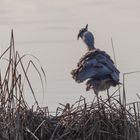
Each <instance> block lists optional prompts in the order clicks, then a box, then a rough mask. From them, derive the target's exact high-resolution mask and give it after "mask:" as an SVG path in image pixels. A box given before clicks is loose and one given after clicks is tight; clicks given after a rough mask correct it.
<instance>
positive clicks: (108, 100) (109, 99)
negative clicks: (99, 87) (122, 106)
mask: <svg viewBox="0 0 140 140" xmlns="http://www.w3.org/2000/svg"><path fill="white" fill-rule="evenodd" d="M106 91H107V97H108V102H109V105H110V96H109V89H107V90H106Z"/></svg>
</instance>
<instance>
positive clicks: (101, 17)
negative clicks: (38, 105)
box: [0, 0, 140, 109]
mask: <svg viewBox="0 0 140 140" xmlns="http://www.w3.org/2000/svg"><path fill="white" fill-rule="evenodd" d="M87 23H88V24H89V30H91V31H92V32H93V33H94V35H95V41H96V47H97V48H100V49H102V50H105V51H107V53H108V54H110V55H111V57H112V56H113V55H112V48H111V42H110V38H111V37H112V38H113V41H114V46H115V52H116V59H117V65H118V68H119V69H120V71H121V73H124V72H128V71H135V70H140V62H139V60H140V41H139V36H140V27H139V25H140V1H139V0H133V1H132V0H117V1H116V0H39V1H38V0H1V1H0V47H1V50H2V51H4V50H5V49H6V48H7V46H8V43H9V37H10V30H11V29H12V28H13V29H14V34H15V43H16V49H17V50H18V51H19V52H20V53H21V54H25V53H30V54H33V55H35V56H36V57H38V59H39V60H40V62H41V64H42V66H43V67H44V70H45V71H46V75H47V91H46V95H45V97H46V99H45V102H47V104H48V105H49V106H51V107H50V108H53V109H54V108H55V107H56V106H57V105H58V103H59V102H62V103H63V102H64V103H66V102H74V101H76V100H77V99H78V98H79V96H80V95H83V96H85V97H87V98H89V99H90V98H92V97H93V93H92V91H91V92H89V93H88V94H87V93H86V91H85V85H84V84H77V83H75V81H74V80H73V79H72V78H71V75H70V71H71V70H72V69H73V68H75V66H76V63H77V62H78V60H79V58H80V57H81V56H82V55H83V54H84V53H85V52H86V47H85V45H84V44H83V42H82V41H80V40H79V41H77V33H78V31H79V29H80V28H82V27H83V26H85V25H86V24H87ZM30 76H31V77H33V79H34V77H35V76H34V75H32V74H31V75H30ZM34 81H35V82H34ZM36 83H38V81H36V80H35V79H34V80H33V85H34V87H35V90H36V91H37V98H39V100H42V93H40V92H41V91H40V87H37V86H36ZM139 83H140V74H137V75H132V76H129V77H128V82H127V83H126V84H127V86H128V88H127V93H128V100H129V101H131V100H134V99H135V97H136V96H135V93H139V90H140V88H139V87H140V84H139ZM101 94H104V93H101ZM132 94H133V95H132Z"/></svg>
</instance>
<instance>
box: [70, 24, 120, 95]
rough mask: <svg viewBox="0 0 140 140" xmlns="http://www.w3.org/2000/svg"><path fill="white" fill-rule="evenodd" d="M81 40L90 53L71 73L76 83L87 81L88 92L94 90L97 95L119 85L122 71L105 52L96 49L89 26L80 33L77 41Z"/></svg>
mask: <svg viewBox="0 0 140 140" xmlns="http://www.w3.org/2000/svg"><path fill="white" fill-rule="evenodd" d="M79 38H81V39H82V40H83V42H84V43H85V44H86V46H87V49H88V52H87V53H86V54H85V55H84V56H83V57H82V58H81V59H80V60H79V62H78V64H77V68H76V69H74V70H72V72H71V74H72V77H73V78H74V79H75V81H76V82H78V83H82V82H84V81H87V82H86V90H87V91H88V90H90V89H93V90H94V93H95V94H96V95H98V93H99V92H100V91H104V90H108V89H109V88H110V87H111V86H113V87H115V86H116V85H119V84H120V82H119V74H120V71H119V70H118V69H117V68H116V66H115V64H114V62H113V60H112V59H111V57H110V56H109V55H108V54H107V53H106V52H105V51H102V50H100V49H97V48H96V47H95V39H94V35H93V34H92V32H90V31H88V24H87V25H86V26H85V27H84V28H82V29H81V30H80V31H79V33H78V36H77V39H79Z"/></svg>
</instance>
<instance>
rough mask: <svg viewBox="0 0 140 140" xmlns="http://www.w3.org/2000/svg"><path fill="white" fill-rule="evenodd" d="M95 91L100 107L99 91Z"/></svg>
mask: <svg viewBox="0 0 140 140" xmlns="http://www.w3.org/2000/svg"><path fill="white" fill-rule="evenodd" d="M94 93H95V95H96V98H97V103H98V107H99V108H100V101H99V92H98V91H96V90H94Z"/></svg>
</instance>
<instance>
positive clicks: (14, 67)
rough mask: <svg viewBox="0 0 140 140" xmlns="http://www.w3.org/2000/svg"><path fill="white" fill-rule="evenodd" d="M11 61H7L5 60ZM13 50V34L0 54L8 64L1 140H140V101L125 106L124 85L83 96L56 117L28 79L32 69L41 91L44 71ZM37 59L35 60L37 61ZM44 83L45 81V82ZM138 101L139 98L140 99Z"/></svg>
mask: <svg viewBox="0 0 140 140" xmlns="http://www.w3.org/2000/svg"><path fill="white" fill-rule="evenodd" d="M7 54H8V57H7V58H5V56H7ZM25 57H26V55H23V56H20V54H19V53H18V51H16V50H15V47H14V36H13V31H12V32H11V40H10V46H9V47H8V48H7V49H6V51H5V52H4V53H3V54H1V56H0V61H3V59H5V60H6V62H7V65H6V67H5V70H4V74H3V73H2V72H1V73H0V139H2V140H139V139H140V101H137V102H132V103H129V104H126V95H125V84H122V87H123V91H122V95H123V99H122V100H121V94H120V88H121V86H119V87H118V89H117V90H116V91H115V92H114V93H109V91H108V96H107V98H106V99H103V98H102V97H101V96H100V97H98V99H97V98H95V99H94V100H93V102H90V103H89V102H87V101H86V99H85V98H84V97H83V96H80V98H79V100H78V101H76V102H75V103H74V104H72V105H70V104H69V103H67V104H66V105H64V104H60V106H59V107H58V108H57V109H56V113H55V115H52V114H51V113H50V112H49V109H48V107H40V106H39V103H38V101H37V99H36V96H35V92H34V90H33V88H32V84H31V82H30V80H29V77H28V70H29V69H30V66H31V65H32V66H33V68H35V70H36V71H37V73H38V75H39V77H40V82H41V83H42V87H43V88H44V84H43V82H44V81H46V75H45V72H44V71H43V68H42V67H41V66H40V67H37V66H36V65H35V63H34V62H33V60H29V62H28V64H27V66H26V67H25V65H24V63H23V59H24V58H25ZM34 58H35V57H34ZM44 79H45V80H44ZM25 81H26V82H27V83H28V86H29V87H30V90H31V94H32V95H33V98H34V101H35V103H34V104H33V106H32V107H30V106H29V105H28V103H27V102H26V100H25V98H24V92H26V91H24V90H23V89H24V83H25ZM138 97H139V96H138Z"/></svg>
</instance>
